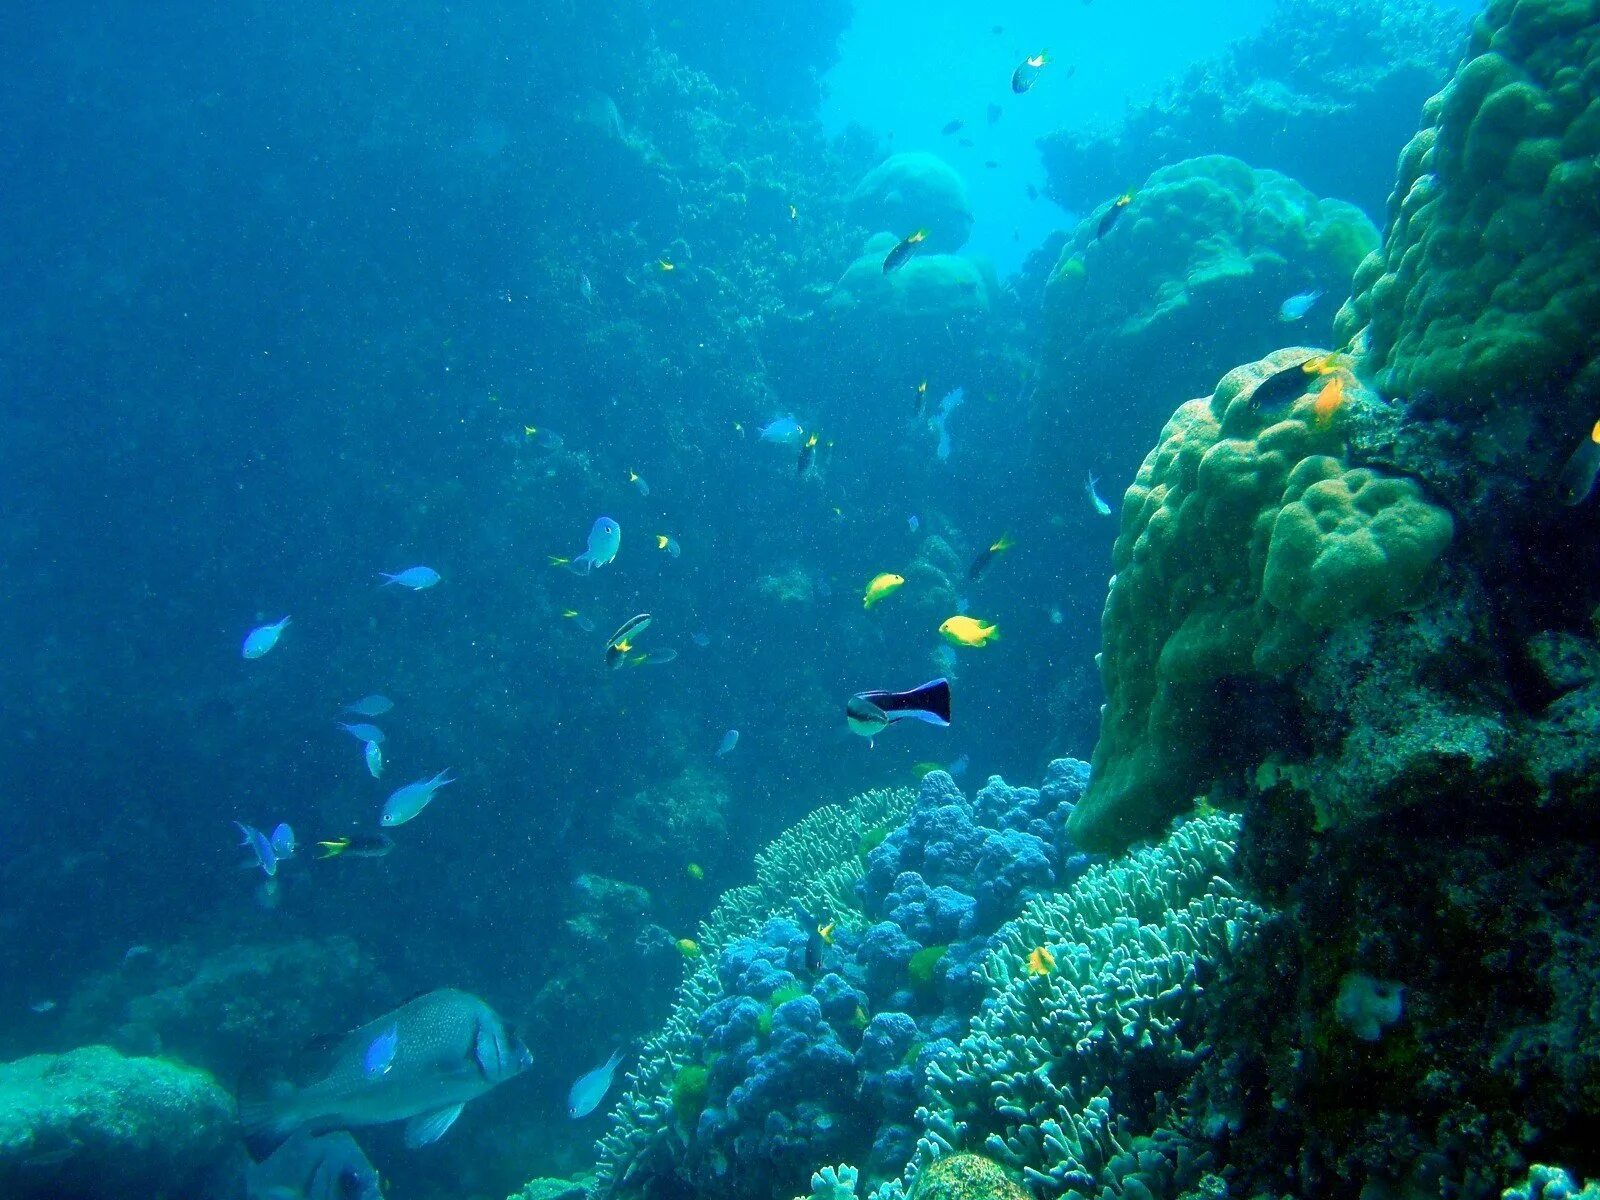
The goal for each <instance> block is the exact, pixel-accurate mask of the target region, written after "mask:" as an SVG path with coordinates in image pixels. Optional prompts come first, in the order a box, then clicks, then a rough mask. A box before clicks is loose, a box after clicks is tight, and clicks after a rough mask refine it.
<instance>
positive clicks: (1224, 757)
mask: <svg viewBox="0 0 1600 1200" xmlns="http://www.w3.org/2000/svg"><path fill="white" fill-rule="evenodd" d="M1311 353H1312V352H1311V351H1308V350H1305V349H1287V350H1280V351H1276V352H1274V353H1273V354H1270V355H1268V356H1267V357H1266V358H1264V359H1262V360H1261V361H1259V362H1256V363H1251V364H1249V365H1247V366H1243V367H1238V368H1235V369H1234V370H1233V371H1230V372H1229V373H1228V374H1227V375H1225V376H1224V377H1223V378H1222V381H1221V382H1220V383H1219V384H1218V385H1217V388H1216V390H1215V391H1214V392H1213V393H1212V395H1211V396H1209V397H1207V398H1205V399H1201V400H1191V401H1189V402H1188V403H1187V404H1184V405H1183V406H1182V407H1180V408H1179V409H1178V411H1177V413H1175V414H1174V415H1173V417H1172V419H1171V420H1170V421H1169V422H1168V423H1167V426H1166V428H1165V429H1164V430H1163V431H1162V435H1161V440H1160V442H1159V444H1158V445H1157V447H1156V448H1155V449H1154V450H1153V451H1151V453H1150V454H1149V456H1148V457H1147V458H1146V459H1145V462H1144V465H1143V466H1142V467H1140V469H1139V475H1138V477H1137V479H1136V480H1135V481H1134V483H1133V485H1132V486H1131V487H1130V488H1129V489H1128V494H1127V497H1126V499H1125V500H1124V504H1123V523H1122V529H1121V532H1120V534H1119V535H1118V538H1117V543H1116V547H1115V549H1114V550H1113V553H1112V564H1113V566H1114V568H1115V570H1116V574H1115V575H1114V576H1113V579H1112V584H1111V588H1110V591H1109V594H1108V595H1107V598H1106V606H1105V614H1104V617H1103V619H1102V636H1103V645H1102V649H1101V675H1102V678H1103V680H1104V682H1105V687H1106V694H1107V704H1106V710H1105V713H1104V716H1103V718H1102V725H1101V736H1100V740H1099V742H1098V743H1097V744H1096V746H1095V755H1094V767H1095V771H1094V778H1093V780H1092V782H1091V784H1090V787H1089V791H1088V793H1087V795H1086V796H1085V797H1084V802H1083V803H1082V804H1081V805H1079V806H1078V808H1077V809H1076V811H1075V812H1074V814H1073V819H1072V830H1071V832H1072V835H1073V837H1074V838H1075V839H1077V840H1079V841H1080V842H1081V843H1082V844H1083V845H1085V846H1087V847H1090V848H1093V849H1106V848H1116V847H1120V846H1122V845H1126V844H1127V842H1129V841H1130V840H1132V839H1133V838H1135V837H1139V836H1142V835H1145V834H1148V833H1151V832H1153V831H1154V830H1156V829H1157V828H1158V827H1159V826H1160V824H1161V823H1162V822H1163V821H1164V820H1165V819H1166V818H1168V817H1170V816H1171V815H1173V813H1175V812H1177V811H1179V810H1181V808H1182V807H1184V806H1185V805H1187V804H1188V803H1189V801H1190V800H1192V799H1193V797H1194V796H1195V795H1197V794H1199V793H1200V792H1202V791H1204V790H1205V789H1206V787H1207V785H1208V783H1209V782H1210V780H1211V771H1212V770H1213V768H1214V767H1216V766H1217V765H1218V763H1219V762H1231V763H1233V764H1234V765H1235V766H1237V762H1238V758H1239V754H1240V750H1239V747H1240V746H1241V745H1243V746H1244V747H1245V752H1246V753H1248V752H1249V746H1250V740H1249V739H1248V738H1242V739H1241V738H1238V737H1237V734H1238V732H1239V731H1240V729H1248V728H1249V722H1250V721H1251V720H1252V719H1253V711H1252V710H1254V709H1256V708H1258V707H1259V706H1268V707H1270V706H1271V705H1272V704H1273V702H1274V697H1276V696H1277V695H1278V692H1277V691H1276V688H1275V686H1274V683H1275V681H1277V680H1280V679H1281V678H1282V677H1283V676H1284V675H1285V674H1286V673H1287V672H1289V671H1290V670H1291V669H1293V668H1294V667H1297V666H1299V665H1300V664H1302V663H1303V662H1305V661H1306V659H1307V658H1308V657H1309V655H1310V654H1311V652H1312V651H1313V650H1314V649H1315V647H1316V643H1317V634H1318V631H1319V630H1320V629H1324V628H1327V627H1329V626H1333V625H1337V624H1340V623H1343V622H1349V621H1358V620H1367V619H1372V618H1377V617H1383V616H1387V615H1389V614H1392V613H1395V612H1397V611H1399V610H1401V609H1403V608H1404V607H1405V606H1406V605H1407V604H1409V603H1411V602H1412V601H1413V600H1414V599H1415V598H1416V594H1417V592H1418V590H1419V587H1420V586H1421V584H1422V583H1423V581H1424V580H1426V578H1427V577H1428V573H1429V571H1430V570H1432V568H1433V566H1434V564H1435V562H1436V561H1437V560H1438V559H1439V557H1440V555H1441V554H1442V553H1443V551H1444V549H1445V547H1446V546H1447V545H1448V543H1449V541H1450V537H1451V532H1452V522H1451V518H1450V515H1449V514H1448V513H1447V512H1445V511H1444V510H1442V509H1440V508H1437V507H1436V506H1434V505H1432V504H1430V503H1429V502H1428V501H1427V500H1425V499H1423V498H1422V496H1421V495H1420V493H1419V492H1418V490H1417V489H1416V487H1415V486H1414V485H1413V484H1411V483H1410V482H1409V481H1406V480H1401V479H1388V478H1383V477H1380V476H1377V475H1375V474H1373V473H1372V472H1369V471H1365V470H1354V471H1348V470H1347V469H1346V466H1345V464H1344V462H1343V461H1342V460H1341V459H1340V458H1339V457H1338V456H1339V454H1340V453H1342V451H1343V447H1344V441H1345V433H1344V431H1343V428H1342V426H1343V422H1344V420H1346V419H1348V414H1344V413H1342V412H1336V413H1333V414H1332V415H1331V419H1324V418H1323V417H1322V416H1319V414H1318V411H1317V405H1318V395H1317V394H1313V393H1318V394H1320V391H1321V389H1322V388H1324V387H1327V386H1329V383H1328V382H1327V381H1323V380H1318V381H1315V382H1314V383H1313V382H1308V384H1307V388H1306V392H1307V394H1305V395H1303V396H1300V397H1298V398H1296V399H1294V400H1293V402H1292V403H1291V404H1290V405H1289V407H1287V408H1286V409H1283V410H1279V409H1278V408H1277V407H1275V406H1273V405H1258V404H1257V403H1255V390H1256V388H1257V387H1258V386H1260V385H1261V383H1262V381H1263V380H1265V379H1267V378H1269V377H1272V376H1274V375H1275V374H1276V373H1277V372H1278V371H1280V370H1282V369H1284V368H1286V367H1288V368H1293V367H1294V365H1295V364H1296V363H1299V362H1301V361H1303V360H1304V359H1306V358H1307V356H1308V355H1310V354H1311ZM1336 382H1337V385H1338V386H1339V387H1340V388H1343V389H1345V390H1347V391H1348V393H1349V398H1348V399H1346V400H1345V401H1344V404H1346V405H1351V406H1360V405H1371V404H1373V403H1375V401H1374V400H1373V398H1372V397H1371V396H1370V394H1366V393H1365V392H1364V389H1362V388H1361V387H1360V385H1359V384H1358V383H1357V382H1356V380H1355V379H1354V378H1353V377H1351V376H1349V374H1348V371H1347V370H1346V369H1345V368H1339V369H1338V371H1337V375H1336ZM1361 497H1364V498H1362V499H1359V501H1358V498H1361ZM1224 732H1227V733H1230V734H1232V735H1234V736H1231V737H1224V736H1223V734H1224ZM1214 747H1215V748H1220V750H1221V757H1220V759H1219V758H1218V757H1217V756H1216V755H1215V754H1214ZM1251 765H1252V766H1253V765H1254V764H1251Z"/></svg>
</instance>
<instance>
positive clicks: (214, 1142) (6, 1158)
mask: <svg viewBox="0 0 1600 1200" xmlns="http://www.w3.org/2000/svg"><path fill="white" fill-rule="evenodd" d="M243 1169H244V1158H243V1155H242V1152H241V1150H240V1148H239V1144H238V1129H237V1124H236V1121H235V1117H234V1108H233V1101H232V1099H231V1098H230V1097H229V1096H228V1094H227V1093H226V1092H224V1091H223V1090H222V1089H221V1088H220V1087H219V1086H217V1084H216V1082H215V1081H214V1080H213V1079H212V1078H211V1076H209V1075H207V1074H205V1073H204V1072H202V1071H196V1070H191V1069H190V1068H188V1067H181V1066H177V1065H175V1064H173V1063H169V1062H164V1061H162V1060H161V1059H155V1058H126V1057H124V1056H123V1055H121V1054H118V1053H117V1052H116V1051H115V1050H112V1049H110V1048H109V1047H106V1046H86V1047H83V1048H82V1049H78V1050H73V1051H71V1052H69V1053H66V1054H40V1055H35V1056H33V1057H31V1058H24V1059H19V1060H17V1061H16V1062H12V1063H6V1064H4V1065H3V1066H0V1195H4V1196H6V1197H7V1198H8V1200H23V1198H25V1197H40V1198H41V1200H43V1198H46V1197H49V1198H52V1200H58V1198H60V1197H77V1198H80V1200H87V1198H93V1200H123V1198H127V1200H148V1198H149V1197H152V1196H162V1195H165V1196H202V1195H206V1196H209V1195H219V1196H227V1195H231V1194H233V1192H234V1190H236V1189H237V1188H238V1187H239V1186H241V1182H242V1178H243ZM230 1184H231V1186H230Z"/></svg>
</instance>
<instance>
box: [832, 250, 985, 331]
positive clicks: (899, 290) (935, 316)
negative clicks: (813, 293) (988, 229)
mask: <svg viewBox="0 0 1600 1200" xmlns="http://www.w3.org/2000/svg"><path fill="white" fill-rule="evenodd" d="M899 240H900V239H899V238H898V237H896V236H895V235H894V234H892V233H876V234H873V235H872V237H871V238H869V239H868V240H867V243H866V245H865V246H863V247H862V249H861V254H860V256H859V257H857V258H856V259H855V261H854V262H852V263H851V264H850V265H849V266H848V267H847V268H845V272H844V274H843V275H842V276H840V278H839V282H838V284H837V285H836V286H835V287H834V289H833V291H832V292H830V293H829V295H828V299H827V301H826V303H825V307H826V310H827V312H828V313H830V314H831V315H832V316H833V317H834V318H836V319H838V320H841V321H848V322H849V323H850V324H851V327H852V328H855V327H857V326H858V325H859V326H865V327H867V328H870V329H873V330H876V331H877V336H879V337H882V336H884V331H885V330H887V331H888V332H889V334H890V335H891V336H895V337H901V338H904V337H906V336H909V335H910V334H911V333H912V332H913V331H915V330H917V329H919V328H923V327H937V326H938V325H939V323H941V322H945V321H955V322H962V321H974V320H976V319H978V318H980V317H982V316H983V315H984V314H985V313H987V312H988V311H989V296H990V292H991V290H992V288H993V287H994V280H993V277H992V274H990V273H986V272H985V271H984V270H983V269H982V268H981V267H980V266H979V265H978V264H977V263H975V262H973V261H971V260H970V259H966V258H962V257H960V256H959V255H956V254H919V255H917V256H915V257H914V258H912V260H911V261H910V262H908V263H907V264H906V265H905V266H903V267H901V268H900V269H899V270H898V271H896V272H894V273H893V274H891V275H885V274H884V273H883V259H884V256H885V255H886V254H888V253H889V251H890V250H892V249H894V246H895V243H896V242H898V241H899Z"/></svg>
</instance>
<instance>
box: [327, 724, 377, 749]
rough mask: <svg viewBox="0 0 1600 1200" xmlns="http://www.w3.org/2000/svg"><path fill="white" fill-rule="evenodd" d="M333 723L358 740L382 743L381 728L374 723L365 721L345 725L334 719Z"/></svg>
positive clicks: (375, 744)
mask: <svg viewBox="0 0 1600 1200" xmlns="http://www.w3.org/2000/svg"><path fill="white" fill-rule="evenodd" d="M334 724H336V725H337V726H338V727H339V728H340V729H342V730H344V731H345V732H346V733H348V734H349V735H350V736H351V737H353V738H355V740H356V741H358V742H371V743H372V744H373V745H374V746H381V745H383V730H381V729H379V728H378V727H377V726H376V725H368V724H367V723H366V722H365V721H362V722H358V723H357V724H355V725H346V724H345V723H344V722H343V721H335V722H334Z"/></svg>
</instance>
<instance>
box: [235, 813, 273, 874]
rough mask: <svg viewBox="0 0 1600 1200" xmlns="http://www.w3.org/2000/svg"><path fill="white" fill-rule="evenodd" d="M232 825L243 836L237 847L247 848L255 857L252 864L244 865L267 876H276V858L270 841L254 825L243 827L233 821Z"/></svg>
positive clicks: (243, 825)
mask: <svg viewBox="0 0 1600 1200" xmlns="http://www.w3.org/2000/svg"><path fill="white" fill-rule="evenodd" d="M233 824H234V828H236V829H237V830H238V831H239V832H240V833H242V834H244V841H242V842H240V843H239V845H241V846H248V847H249V848H250V853H251V854H253V855H255V859H256V861H255V862H254V864H246V865H254V866H257V867H260V868H261V869H262V870H263V871H265V872H266V873H267V874H268V875H276V874H277V873H278V856H277V854H276V853H275V852H274V851H273V849H272V841H271V839H269V838H268V837H267V835H266V834H264V833H262V832H261V830H259V829H257V828H256V827H255V826H254V825H245V824H242V823H241V822H239V821H235V822H234V823H233Z"/></svg>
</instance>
